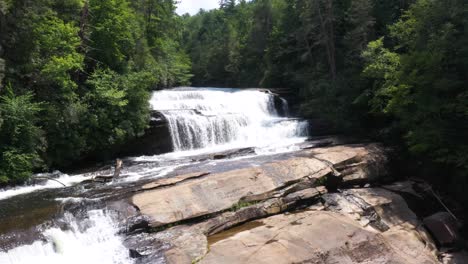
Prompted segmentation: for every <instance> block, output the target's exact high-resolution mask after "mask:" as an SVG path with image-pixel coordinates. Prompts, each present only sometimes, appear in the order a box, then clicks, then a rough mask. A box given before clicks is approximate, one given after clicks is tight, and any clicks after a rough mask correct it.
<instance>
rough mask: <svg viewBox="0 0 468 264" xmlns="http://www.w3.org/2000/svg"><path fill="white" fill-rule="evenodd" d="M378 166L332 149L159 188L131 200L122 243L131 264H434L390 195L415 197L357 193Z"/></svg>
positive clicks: (366, 151) (377, 153)
mask: <svg viewBox="0 0 468 264" xmlns="http://www.w3.org/2000/svg"><path fill="white" fill-rule="evenodd" d="M385 163H386V158H385V155H384V152H383V150H382V149H381V147H379V145H376V144H367V145H340V146H330V147H319V148H307V149H303V150H301V151H298V152H296V153H294V154H289V155H279V156H278V157H274V158H270V159H266V160H261V159H260V160H257V161H256V162H252V163H249V162H246V163H242V164H244V165H245V166H244V167H240V168H239V167H236V168H235V169H232V168H231V167H230V166H228V165H225V166H222V165H219V166H222V168H221V169H219V170H215V171H212V172H209V171H200V172H192V173H188V174H181V175H178V176H175V177H172V178H169V179H160V180H157V181H155V182H152V183H149V184H146V185H145V186H142V187H141V188H140V189H139V191H137V193H136V194H135V195H133V197H132V198H131V202H132V203H133V204H134V205H135V206H136V207H137V208H138V209H139V212H140V214H142V216H141V219H144V221H145V224H144V225H143V226H146V229H145V232H143V233H138V232H133V233H132V234H131V235H129V236H128V238H127V240H126V241H125V243H126V245H127V247H128V248H129V249H130V252H131V255H132V256H133V257H135V258H136V259H137V263H155V262H154V260H158V261H157V262H156V263H177V264H179V263H182V264H183V263H330V264H331V263H410V264H411V263H415V264H416V263H418V264H419V263H428V264H429V263H439V261H438V259H437V256H438V251H437V248H436V245H435V243H434V242H433V240H432V237H431V235H430V234H429V233H428V232H427V231H426V229H425V228H424V225H423V223H422V221H421V220H420V219H419V218H418V217H417V216H416V214H415V213H414V212H413V211H412V210H411V209H410V208H409V206H408V204H407V203H406V201H405V200H404V199H403V198H402V196H400V194H398V193H405V194H407V195H412V196H414V197H419V196H418V193H417V192H416V191H415V190H413V189H412V184H411V183H395V184H392V185H388V186H384V187H382V188H379V187H367V188H364V187H363V186H364V185H366V186H368V185H369V183H373V182H374V181H376V180H378V179H379V178H380V177H383V176H385V172H386V170H385ZM342 188H345V189H342ZM140 224H141V223H140ZM132 230H134V229H132ZM449 257H451V258H452V259H455V257H457V258H459V256H447V257H446V259H449ZM447 263H448V262H447Z"/></svg>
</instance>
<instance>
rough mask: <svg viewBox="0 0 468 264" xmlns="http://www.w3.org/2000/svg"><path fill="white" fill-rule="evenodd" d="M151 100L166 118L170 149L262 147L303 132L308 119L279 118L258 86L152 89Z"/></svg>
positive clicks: (272, 100) (269, 97) (284, 108)
mask: <svg viewBox="0 0 468 264" xmlns="http://www.w3.org/2000/svg"><path fill="white" fill-rule="evenodd" d="M280 100H281V105H282V111H283V112H284V113H285V114H287V112H288V105H287V102H286V101H285V100H284V99H281V98H280ZM150 103H151V106H152V108H153V110H157V111H159V112H161V113H162V114H163V115H164V116H165V118H166V119H167V121H168V123H169V129H170V132H171V138H172V143H173V146H174V150H175V151H184V150H194V149H209V148H213V147H217V146H223V145H224V146H229V147H231V148H239V147H262V146H268V145H271V144H277V143H279V142H285V141H287V140H289V139H297V138H301V137H302V138H303V137H305V136H307V123H306V122H305V121H298V120H296V119H290V118H286V117H280V116H279V115H278V111H277V110H276V109H275V96H274V95H272V94H270V93H266V92H263V91H258V90H239V89H221V88H177V89H172V90H163V91H157V92H154V93H153V96H152V98H151V101H150Z"/></svg>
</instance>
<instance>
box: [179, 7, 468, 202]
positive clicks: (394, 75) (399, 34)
mask: <svg viewBox="0 0 468 264" xmlns="http://www.w3.org/2000/svg"><path fill="white" fill-rule="evenodd" d="M185 23H186V30H185V33H184V36H183V40H184V45H185V47H186V50H187V52H188V54H189V55H190V57H191V61H192V72H193V74H194V75H195V76H194V78H193V79H192V80H193V83H194V84H195V85H199V86H228V87H281V88H290V89H293V91H294V92H295V93H296V94H297V95H298V97H299V98H300V100H301V105H300V111H301V115H302V116H305V117H309V118H312V119H316V118H321V119H325V120H327V121H328V122H330V123H331V124H332V126H333V127H334V129H335V131H337V132H339V133H345V134H346V133H348V134H354V135H359V136H362V137H365V138H369V137H371V138H374V139H376V140H378V141H381V142H385V143H387V144H388V145H391V146H393V147H394V148H395V149H397V155H398V156H399V157H400V158H401V159H402V160H406V162H407V163H406V164H403V165H404V166H405V167H413V168H414V169H415V170H416V171H419V172H420V173H421V174H424V175H425V176H426V177H428V178H432V180H434V182H435V183H437V184H438V185H440V186H444V185H445V186H449V188H451V192H452V193H453V194H456V195H458V196H459V198H461V199H463V200H465V201H468V196H466V194H465V193H464V192H465V191H464V189H465V188H466V186H468V175H467V171H468V89H467V83H468V82H467V81H468V2H467V1H466V0H450V1H441V0H253V1H235V0H224V1H221V8H220V9H219V10H213V11H209V12H204V11H202V12H200V13H199V14H197V15H195V16H192V17H188V16H187V17H185ZM312 133H313V131H312ZM414 176H416V174H414Z"/></svg>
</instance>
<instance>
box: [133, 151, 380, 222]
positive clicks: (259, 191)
mask: <svg viewBox="0 0 468 264" xmlns="http://www.w3.org/2000/svg"><path fill="white" fill-rule="evenodd" d="M383 159H384V156H383V155H382V153H381V151H380V150H379V148H378V147H377V146H376V145H367V146H360V145H357V146H336V147H330V148H316V149H311V150H304V151H301V152H298V153H296V155H295V156H294V157H289V158H286V159H283V160H278V161H273V162H266V163H263V164H258V165H257V166H253V167H252V166H250V167H246V168H240V169H235V170H229V171H225V172H220V173H212V174H208V175H206V176H205V177H202V178H196V179H193V180H189V181H186V179H190V178H192V177H191V175H190V177H189V176H186V175H181V176H178V178H180V179H182V180H181V182H180V183H179V184H175V185H173V186H172V187H171V188H156V189H152V190H149V191H148V190H147V189H148V188H149V186H155V185H158V182H156V183H151V184H149V186H148V185H147V186H144V187H143V188H142V190H147V191H144V192H141V193H138V194H136V195H134V196H133V198H132V202H133V203H134V204H135V206H137V207H138V208H139V209H140V211H141V213H142V214H144V215H147V216H149V217H150V218H151V222H150V225H151V226H152V227H157V226H163V225H167V224H171V223H175V222H179V221H182V220H188V219H193V218H196V217H200V216H205V215H211V214H214V213H219V212H222V211H225V210H228V209H230V208H231V207H233V206H236V204H239V203H242V202H255V201H262V200H266V199H269V198H273V197H275V196H278V192H281V191H282V192H284V193H291V192H293V191H292V190H294V188H296V187H298V188H300V186H299V185H298V184H299V183H302V185H304V186H305V187H304V188H306V187H314V186H318V185H324V184H325V183H326V182H327V181H328V180H329V178H330V179H331V178H333V177H335V178H337V179H338V180H339V179H343V180H344V181H346V182H358V181H359V180H362V179H366V182H367V181H371V180H372V179H374V178H377V177H379V176H380V175H382V174H383V173H384V171H383V169H382V168H381V167H382V165H383V164H384V163H385V162H384V160H383ZM296 189H297V188H296ZM291 199H292V198H291Z"/></svg>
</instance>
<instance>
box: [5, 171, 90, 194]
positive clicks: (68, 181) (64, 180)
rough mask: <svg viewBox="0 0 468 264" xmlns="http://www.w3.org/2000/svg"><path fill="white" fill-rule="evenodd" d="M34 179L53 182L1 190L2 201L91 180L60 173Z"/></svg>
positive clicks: (46, 174)
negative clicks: (44, 178)
mask: <svg viewBox="0 0 468 264" xmlns="http://www.w3.org/2000/svg"><path fill="white" fill-rule="evenodd" d="M33 177H36V178H41V177H47V178H50V179H53V180H45V181H42V182H41V183H39V184H32V185H26V186H18V187H15V188H10V189H5V190H0V200H4V199H8V198H11V197H13V196H17V195H22V194H27V193H32V192H35V191H39V190H46V189H57V188H63V187H64V186H63V185H62V184H64V185H65V186H67V187H68V186H72V185H74V184H77V183H79V182H82V181H84V180H88V179H90V178H91V176H85V175H74V176H70V175H68V174H62V173H60V172H54V173H43V174H36V175H34V176H33Z"/></svg>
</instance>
